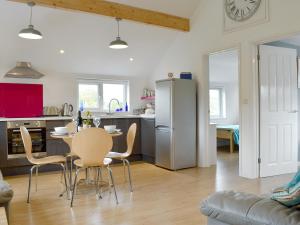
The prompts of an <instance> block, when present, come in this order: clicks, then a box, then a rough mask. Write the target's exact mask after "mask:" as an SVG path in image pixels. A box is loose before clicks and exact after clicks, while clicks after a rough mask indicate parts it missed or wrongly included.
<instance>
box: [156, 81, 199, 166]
mask: <svg viewBox="0 0 300 225" xmlns="http://www.w3.org/2000/svg"><path fill="white" fill-rule="evenodd" d="M155 92H156V102H155V106H156V112H155V113H156V120H155V137H156V155H155V158H156V159H155V164H156V165H157V166H160V167H163V168H167V169H170V170H178V169H183V168H189V167H195V166H196V161H197V160H196V84H195V81H193V80H182V79H174V78H173V79H168V80H160V81H157V82H156V90H155Z"/></svg>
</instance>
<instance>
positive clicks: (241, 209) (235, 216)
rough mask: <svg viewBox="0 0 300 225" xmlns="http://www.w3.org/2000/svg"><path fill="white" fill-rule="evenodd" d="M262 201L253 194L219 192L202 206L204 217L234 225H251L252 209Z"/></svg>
mask: <svg viewBox="0 0 300 225" xmlns="http://www.w3.org/2000/svg"><path fill="white" fill-rule="evenodd" d="M260 200H262V198H261V197H258V196H256V195H253V194H246V193H239V192H233V191H224V192H217V193H215V194H213V195H211V196H209V197H208V198H207V199H206V200H205V201H203V202H202V204H201V211H202V213H203V214H204V215H206V216H208V217H210V218H212V219H215V220H218V221H221V222H223V223H226V224H232V225H249V220H248V218H247V214H248V212H249V210H250V209H251V207H252V206H253V205H254V204H256V203H257V202H259V201H260Z"/></svg>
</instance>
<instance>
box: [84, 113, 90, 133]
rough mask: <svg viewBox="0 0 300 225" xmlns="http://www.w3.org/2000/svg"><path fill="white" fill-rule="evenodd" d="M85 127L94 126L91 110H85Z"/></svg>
mask: <svg viewBox="0 0 300 225" xmlns="http://www.w3.org/2000/svg"><path fill="white" fill-rule="evenodd" d="M83 115H84V120H83V129H87V128H91V127H92V113H91V112H90V111H85V112H84V114H83Z"/></svg>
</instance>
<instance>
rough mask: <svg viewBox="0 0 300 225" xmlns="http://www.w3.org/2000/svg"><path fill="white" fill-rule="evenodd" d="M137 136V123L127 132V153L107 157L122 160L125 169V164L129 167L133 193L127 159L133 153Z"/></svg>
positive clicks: (114, 153) (117, 153)
mask: <svg viewBox="0 0 300 225" xmlns="http://www.w3.org/2000/svg"><path fill="white" fill-rule="evenodd" d="M135 134H136V123H133V124H131V126H130V127H129V129H128V132H127V151H126V152H124V153H119V152H109V153H108V154H107V156H106V157H108V158H111V159H117V160H121V161H122V162H123V166H124V168H125V164H126V165H127V169H128V177H129V184H130V191H131V192H132V191H133V189H132V182H131V172H130V163H129V161H128V160H127V159H126V158H127V157H129V156H130V155H131V153H132V149H133V145H134V140H135Z"/></svg>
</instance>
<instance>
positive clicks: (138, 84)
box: [0, 68, 146, 110]
mask: <svg viewBox="0 0 300 225" xmlns="http://www.w3.org/2000/svg"><path fill="white" fill-rule="evenodd" d="M9 69H12V68H5V69H3V68H0V76H2V75H4V74H5V73H6V72H7V71H8V70H9ZM40 72H42V73H44V74H45V75H46V76H44V77H43V78H41V79H38V80H33V79H11V78H4V77H3V76H2V77H1V78H0V82H6V83H38V84H43V90H44V106H57V107H61V106H62V104H63V103H65V102H67V103H71V104H72V105H73V106H74V109H75V110H77V80H78V79H116V80H128V81H129V84H130V90H129V92H130V108H131V110H132V109H135V108H139V107H140V106H141V105H142V104H143V102H141V100H140V96H142V93H143V88H144V87H145V83H146V82H145V78H144V77H125V76H121V77H120V76H101V75H74V74H57V73H54V72H47V71H40Z"/></svg>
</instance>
